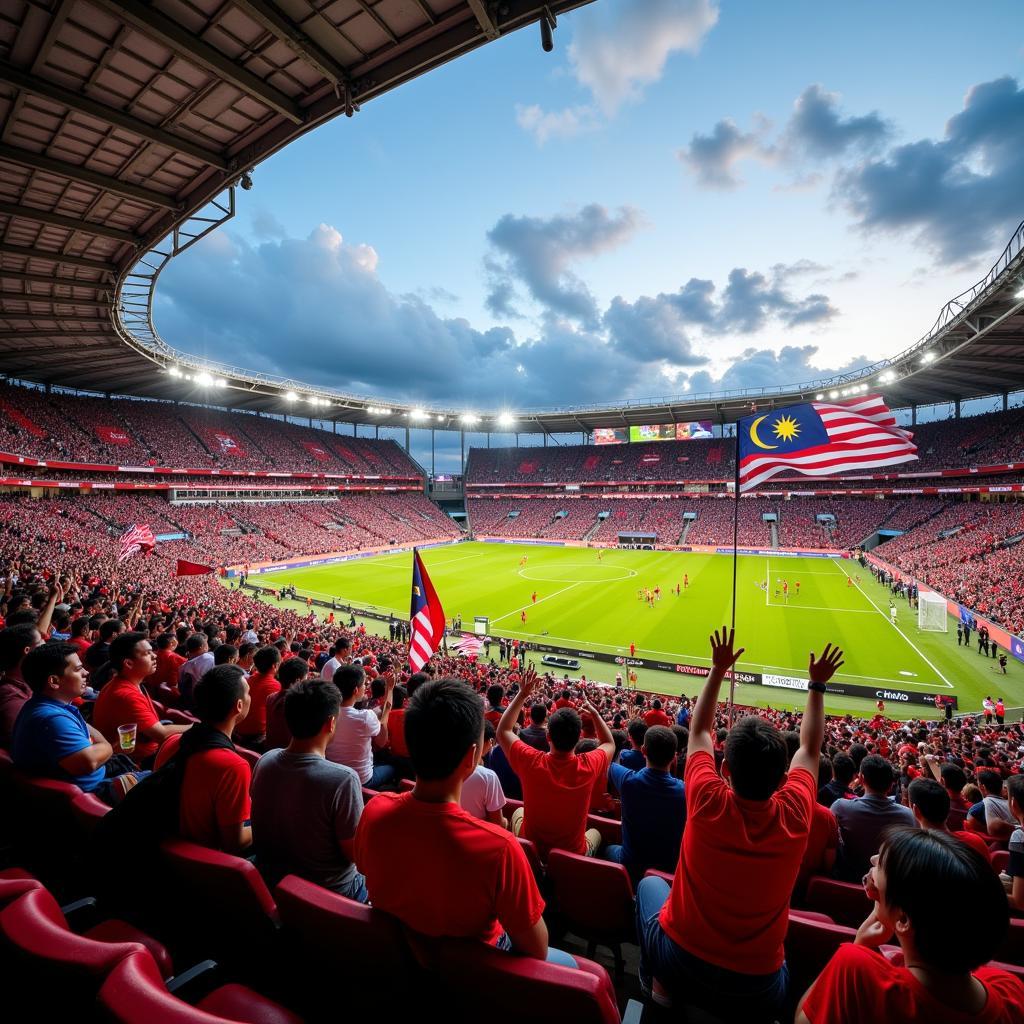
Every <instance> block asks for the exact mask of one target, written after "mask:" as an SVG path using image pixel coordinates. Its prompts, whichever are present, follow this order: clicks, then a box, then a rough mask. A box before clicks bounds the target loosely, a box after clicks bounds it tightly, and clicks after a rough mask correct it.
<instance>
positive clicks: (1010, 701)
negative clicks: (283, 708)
mask: <svg viewBox="0 0 1024 1024" xmlns="http://www.w3.org/2000/svg"><path fill="white" fill-rule="evenodd" d="M422 556H423V560H424V563H425V564H426V566H427V569H428V571H429V573H430V576H431V579H432V581H433V583H434V587H435V589H436V590H437V592H438V595H439V597H440V599H441V603H442V604H443V605H444V609H445V613H446V615H447V616H448V618H449V619H451V618H452V617H453V616H455V615H461V616H462V620H463V627H464V629H466V630H472V628H473V622H474V617H475V616H486V617H487V618H488V619H489V620H490V625H489V633H490V635H492V636H507V637H517V638H519V639H523V640H533V641H539V642H541V643H548V644H552V645H555V646H565V647H575V648H581V649H584V650H590V651H597V652H605V653H609V654H613V655H627V654H628V653H629V646H630V644H631V643H632V644H635V645H636V653H637V656H638V657H641V658H647V659H653V660H658V661H664V662H679V663H683V664H689V665H705V664H708V663H709V656H708V653H709V652H708V634H709V632H710V631H711V630H712V629H714V628H715V627H716V626H720V625H722V624H723V623H728V622H729V616H730V601H731V593H732V571H733V568H732V559H731V558H729V557H728V556H724V555H704V554H693V553H684V552H674V551H673V552H661V551H625V550H621V551H620V550H606V551H604V553H603V556H602V557H601V558H600V559H599V558H598V552H597V551H596V550H594V549H589V548H558V547H551V548H548V547H538V546H534V545H512V544H482V543H465V544H458V545H455V546H452V547H442V548H430V549H425V550H423V552H422ZM524 557H525V559H526V562H525V564H523V562H522V559H523V558H524ZM411 563H412V554H411V552H403V553H399V554H392V555H382V556H380V557H372V558H365V559H358V560H354V561H351V562H342V563H338V564H333V565H322V566H314V567H310V568H302V569H283V570H280V571H275V572H272V573H269V574H265V575H262V576H254V577H253V578H252V582H253V583H255V584H256V585H257V586H260V587H273V588H278V587H281V586H285V585H293V586H295V587H296V589H297V591H298V593H299V595H300V597H303V598H304V597H305V596H307V595H308V596H311V597H313V598H319V599H326V600H330V599H332V598H334V599H337V600H338V601H339V603H341V604H344V605H349V604H351V605H353V607H354V608H356V610H357V613H358V609H360V608H363V609H369V610H373V611H378V612H394V613H395V614H396V615H397V616H403V617H404V616H407V615H408V609H409V590H410V579H411ZM684 574H685V575H686V576H688V578H689V586H688V587H687V588H686V589H685V590H683V592H682V594H681V595H680V596H678V597H677V596H675V594H674V592H673V591H674V589H675V587H676V584H677V583H678V584H681V583H682V582H683V578H684ZM782 580H786V581H788V583H789V595H790V596H789V598H788V600H787V599H786V598H785V597H784V595H783V593H782V590H781V581H782ZM851 580H852V582H851ZM765 581H767V583H768V587H767V590H765V589H763V588H762V586H761V584H762V583H764V582H765ZM797 581H799V583H800V589H799V596H797V594H796V583H797ZM655 587H660V588H661V591H662V596H661V599H660V600H659V601H658V602H657V603H656V604H655V605H654V607H650V606H648V604H647V603H646V601H644V600H643V599H642V598H639V597H638V592H640V591H642V590H643V589H644V588H651V589H653V588H655ZM737 594H738V606H737V613H736V626H737V638H738V645H739V646H743V647H745V648H746V653H745V654H744V655H743V657H742V659H741V660H740V662H739V665H738V667H739V668H740V669H745V670H747V671H749V672H758V673H769V674H774V675H779V676H786V675H790V676H801V675H804V673H805V672H806V668H807V660H808V652H809V651H811V650H814V651H816V652H820V651H821V649H822V647H823V646H824V645H825V643H826V642H829V641H830V642H832V643H835V644H838V645H839V646H840V647H841V648H842V649H843V650H844V651H845V664H844V666H843V668H842V669H841V670H840V672H839V674H838V675H837V677H836V680H837V682H845V683H849V684H854V685H862V686H869V687H871V688H872V690H874V689H875V688H891V689H898V690H903V691H925V692H928V693H936V692H939V693H948V694H955V695H956V696H957V697H958V699H959V705H960V710H961V711H969V710H976V709H978V708H979V707H980V705H981V701H982V698H983V697H984V696H985V695H986V694H991V695H992V696H993V699H994V698H995V697H996V696H997V695H1002V696H1003V698H1004V700H1005V701H1006V704H1007V706H1008V707H1019V706H1020V705H1022V704H1024V699H1021V698H1022V695H1024V687H1022V685H1021V683H1020V681H1019V674H1020V666H1019V664H1017V663H1015V662H1014V661H1012V660H1011V662H1010V668H1009V671H1010V675H1009V676H1003V675H1002V674H1001V673H999V670H998V667H997V664H996V662H995V661H994V660H992V659H989V658H983V657H981V656H979V655H978V653H977V647H976V646H974V647H973V648H972V649H971V650H967V649H966V648H958V647H957V643H956V624H955V622H954V621H953V620H950V621H949V632H947V633H940V632H931V631H921V630H919V629H918V625H917V612H916V611H914V610H911V609H910V608H909V606H908V605H907V602H906V601H905V600H904V601H897V602H896V605H897V609H898V615H897V620H896V623H895V624H893V623H891V622H890V621H889V593H888V590H887V589H886V588H884V587H882V586H880V585H879V584H877V583H876V582H875V581H874V579H873V577H872V576H871V573H870V572H868V571H867V570H864V569H861V568H860V567H859V566H858V565H857V564H856V563H855V562H851V561H848V560H844V559H839V558H835V559H829V558H807V559H796V558H789V557H782V556H776V557H763V556H754V555H746V556H743V555H741V556H740V558H739V565H738V577H737ZM534 595H536V597H535V599H534ZM296 607H298V608H299V609H304V604H300V605H298V606H296ZM524 611H525V612H526V621H525V622H523V621H522V613H523V612H524ZM319 614H320V615H325V614H327V613H326V612H323V611H322V610H321V611H320V612H319ZM365 621H366V627H367V629H369V630H376V631H378V632H380V631H381V629H382V628H383V629H385V630H386V624H385V623H375V622H374V620H373V619H369V618H368V619H366V620H365ZM492 653H494V654H495V656H496V652H492ZM582 671H583V672H585V673H586V675H587V677H588V679H596V680H598V681H603V682H612V681H614V678H615V672H616V665H614V664H611V663H602V662H586V663H584V664H583V668H582ZM638 674H639V684H640V686H641V688H643V689H649V690H654V691H658V692H662V693H667V694H673V695H679V694H680V693H683V692H685V693H688V694H690V695H692V694H694V693H696V692H697V691H698V689H699V687H700V681H699V679H697V678H694V677H687V676H680V675H678V674H675V673H668V672H661V671H655V670H641V671H640V672H639V673H638ZM737 700H738V701H740V702H742V703H745V704H755V705H761V706H764V705H771V706H772V707H776V708H785V707H794V706H795V707H801V706H802V704H803V695H802V694H800V693H799V692H794V691H793V690H787V689H780V688H775V687H771V688H769V687H765V686H759V685H739V686H737ZM828 708H829V710H830V711H832V712H846V711H851V712H854V713H859V714H867V713H871V712H873V710H874V698H873V697H870V698H868V697H864V698H861V697H850V696H840V695H832V696H831V697H829V699H828ZM886 710H887V713H889V714H891V715H893V716H895V717H904V718H910V717H922V716H923V717H935V716H936V712H935V710H934V708H927V707H921V706H920V705H913V706H912V705H903V706H900V705H897V704H895V703H893V702H891V701H887V702H886Z"/></svg>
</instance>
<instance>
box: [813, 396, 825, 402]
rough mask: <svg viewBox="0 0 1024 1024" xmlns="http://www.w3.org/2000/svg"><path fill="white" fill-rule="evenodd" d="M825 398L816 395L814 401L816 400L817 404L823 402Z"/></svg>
mask: <svg viewBox="0 0 1024 1024" xmlns="http://www.w3.org/2000/svg"><path fill="white" fill-rule="evenodd" d="M824 398H825V396H824V395H815V396H814V400H815V401H816V402H821V401H823V400H824Z"/></svg>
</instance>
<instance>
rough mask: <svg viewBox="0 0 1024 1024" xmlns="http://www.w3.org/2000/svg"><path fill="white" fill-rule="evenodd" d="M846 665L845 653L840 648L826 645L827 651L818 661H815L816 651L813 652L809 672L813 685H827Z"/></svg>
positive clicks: (823, 652)
mask: <svg viewBox="0 0 1024 1024" xmlns="http://www.w3.org/2000/svg"><path fill="white" fill-rule="evenodd" d="M844 664H845V662H844V661H843V652H842V651H841V650H840V649H839V648H838V647H833V646H832V645H831V644H825V650H823V651H822V652H821V657H820V658H819V659H818V660H817V661H815V660H814V651H811V656H810V664H809V665H808V666H807V672H808V674H809V675H810V677H811V682H812V683H827V682H828V681H829V680H830V679H831V678H832V677H833V676H834V675H835V674H836V672H837V671H838V670H839V669H840V668H842V666H843V665H844Z"/></svg>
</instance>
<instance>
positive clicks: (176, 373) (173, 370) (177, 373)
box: [167, 366, 181, 377]
mask: <svg viewBox="0 0 1024 1024" xmlns="http://www.w3.org/2000/svg"><path fill="white" fill-rule="evenodd" d="M167 372H168V373H169V374H170V375H171V376H172V377H180V376H181V370H179V369H178V368H177V367H176V366H172V367H171V368H170V369H169V370H168V371H167Z"/></svg>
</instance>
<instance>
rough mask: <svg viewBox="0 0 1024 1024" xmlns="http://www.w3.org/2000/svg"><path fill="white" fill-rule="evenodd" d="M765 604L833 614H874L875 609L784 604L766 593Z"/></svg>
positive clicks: (770, 606) (768, 606)
mask: <svg viewBox="0 0 1024 1024" xmlns="http://www.w3.org/2000/svg"><path fill="white" fill-rule="evenodd" d="M764 603H765V606H766V607H767V608H785V609H786V610H787V611H788V610H789V609H790V608H796V609H802V610H803V611H806V612H832V613H833V614H834V615H835V614H838V613H839V612H842V613H844V614H845V613H846V612H849V613H850V614H851V615H874V614H875V610H874V609H873V608H826V607H825V606H824V605H820V604H785V603H778V602H775V601H768V599H767V595H765V602H764Z"/></svg>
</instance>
